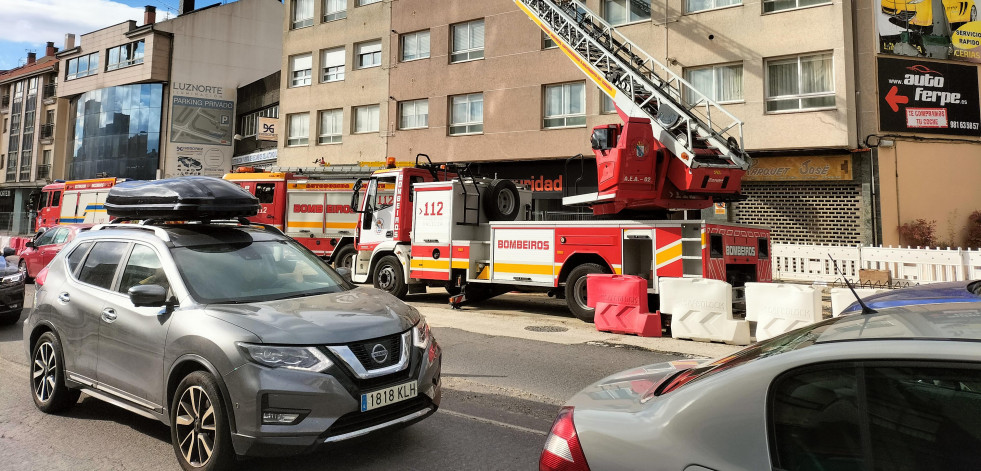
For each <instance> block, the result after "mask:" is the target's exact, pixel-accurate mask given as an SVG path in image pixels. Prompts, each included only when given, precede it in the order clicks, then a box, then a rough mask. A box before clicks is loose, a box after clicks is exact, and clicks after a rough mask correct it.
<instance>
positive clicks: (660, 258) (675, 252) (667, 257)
mask: <svg viewBox="0 0 981 471" xmlns="http://www.w3.org/2000/svg"><path fill="white" fill-rule="evenodd" d="M679 258H681V241H678V242H675V243H673V244H671V245H668V246H667V247H664V248H661V249H658V251H657V255H655V256H654V264H655V265H657V266H661V265H664V264H665V263H671V262H673V261H674V260H675V259H679Z"/></svg>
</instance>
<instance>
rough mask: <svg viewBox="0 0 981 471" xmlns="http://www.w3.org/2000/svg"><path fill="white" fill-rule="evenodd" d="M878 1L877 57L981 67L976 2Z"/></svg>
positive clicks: (979, 26) (979, 32)
mask: <svg viewBox="0 0 981 471" xmlns="http://www.w3.org/2000/svg"><path fill="white" fill-rule="evenodd" d="M880 1H881V8H875V10H876V31H877V32H878V33H879V52H880V53H882V54H895V55H901V56H911V57H927V58H931V59H944V60H955V61H964V62H973V63H976V64H978V63H981V21H978V17H977V15H978V10H977V7H978V5H977V3H978V2H977V1H976V0H974V1H969V0H932V1H931V0H920V1H906V0H875V3H876V4H877V5H878V3H879V2H880Z"/></svg>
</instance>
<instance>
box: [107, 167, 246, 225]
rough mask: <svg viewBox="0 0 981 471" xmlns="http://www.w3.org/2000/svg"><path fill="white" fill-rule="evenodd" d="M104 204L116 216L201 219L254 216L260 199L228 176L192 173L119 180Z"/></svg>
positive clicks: (124, 217)
mask: <svg viewBox="0 0 981 471" xmlns="http://www.w3.org/2000/svg"><path fill="white" fill-rule="evenodd" d="M105 208H106V213H108V214H109V216H110V217H112V218H118V219H158V220H169V221H201V220H214V219H233V218H238V217H241V216H244V217H248V216H255V215H256V214H257V213H258V212H259V200H258V199H256V197H255V196H252V195H251V194H249V192H248V191H246V190H245V189H243V188H242V187H240V186H238V185H236V184H234V183H232V182H229V181H227V180H222V179H220V178H215V177H201V176H191V177H178V178H168V179H164V180H154V181H140V180H135V181H133V180H131V181H127V182H123V183H119V184H117V185H115V186H113V187H112V188H111V189H110V190H109V194H108V195H107V196H106V203H105Z"/></svg>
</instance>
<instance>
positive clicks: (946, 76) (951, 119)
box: [878, 57, 981, 136]
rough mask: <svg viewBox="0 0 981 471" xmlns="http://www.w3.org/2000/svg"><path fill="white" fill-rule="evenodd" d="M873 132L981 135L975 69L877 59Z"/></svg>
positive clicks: (930, 62) (980, 111) (928, 62)
mask: <svg viewBox="0 0 981 471" xmlns="http://www.w3.org/2000/svg"><path fill="white" fill-rule="evenodd" d="M878 66H879V67H878V69H879V72H878V80H879V129H880V130H881V131H897V132H915V133H919V134H952V135H958V136H981V131H979V126H978V124H979V122H981V108H979V106H978V68H977V67H976V66H967V65H957V64H947V63H942V62H932V61H910V60H902V59H891V58H887V57H880V58H878Z"/></svg>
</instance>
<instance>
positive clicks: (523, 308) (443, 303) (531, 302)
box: [405, 293, 574, 318]
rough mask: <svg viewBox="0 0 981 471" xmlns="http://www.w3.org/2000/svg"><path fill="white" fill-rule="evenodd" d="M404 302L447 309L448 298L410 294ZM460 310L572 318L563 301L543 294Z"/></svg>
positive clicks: (517, 295) (515, 295)
mask: <svg viewBox="0 0 981 471" xmlns="http://www.w3.org/2000/svg"><path fill="white" fill-rule="evenodd" d="M405 300H406V301H407V302H409V303H425V304H429V305H432V306H438V307H449V298H448V297H447V295H446V294H445V293H424V294H410V295H408V296H406V297H405ZM462 310H464V311H469V310H480V311H509V312H520V313H525V314H542V315H548V316H555V317H564V318H574V316H573V315H572V313H571V312H570V311H569V307H568V306H567V305H566V303H565V301H564V300H562V299H553V298H549V297H548V296H546V295H544V294H533V293H507V294H502V295H500V296H497V297H494V298H491V299H487V300H484V301H478V302H475V303H467V304H464V305H463V306H462Z"/></svg>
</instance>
